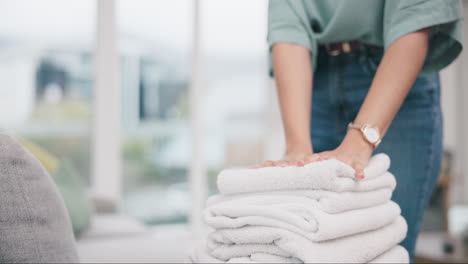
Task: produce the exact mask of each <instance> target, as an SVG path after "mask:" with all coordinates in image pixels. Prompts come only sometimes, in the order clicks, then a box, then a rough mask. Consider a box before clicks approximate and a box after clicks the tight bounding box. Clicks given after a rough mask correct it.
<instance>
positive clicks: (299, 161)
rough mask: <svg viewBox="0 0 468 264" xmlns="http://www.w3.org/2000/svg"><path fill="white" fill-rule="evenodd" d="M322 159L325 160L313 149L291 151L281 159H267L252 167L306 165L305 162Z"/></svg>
mask: <svg viewBox="0 0 468 264" xmlns="http://www.w3.org/2000/svg"><path fill="white" fill-rule="evenodd" d="M321 160H323V158H321V157H320V156H319V155H318V154H314V153H312V151H289V152H287V153H286V155H285V156H284V158H283V159H281V160H277V161H273V160H267V161H265V162H263V163H262V164H260V165H256V166H253V167H252V168H253V169H258V168H264V167H287V166H304V165H305V164H308V163H311V162H315V161H321Z"/></svg>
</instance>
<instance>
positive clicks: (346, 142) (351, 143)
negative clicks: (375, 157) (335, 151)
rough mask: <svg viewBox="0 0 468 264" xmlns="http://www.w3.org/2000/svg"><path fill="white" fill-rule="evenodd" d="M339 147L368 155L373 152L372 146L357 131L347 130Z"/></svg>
mask: <svg viewBox="0 0 468 264" xmlns="http://www.w3.org/2000/svg"><path fill="white" fill-rule="evenodd" d="M341 145H343V146H346V147H351V148H352V149H355V150H359V151H362V152H364V153H368V154H369V155H370V154H372V152H374V146H373V145H372V144H371V143H369V142H368V141H367V140H366V139H365V138H364V136H363V135H362V133H361V132H360V131H359V130H355V129H349V130H348V132H347V133H346V136H345V138H344V139H343V142H342V143H341Z"/></svg>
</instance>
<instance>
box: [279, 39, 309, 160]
mask: <svg viewBox="0 0 468 264" xmlns="http://www.w3.org/2000/svg"><path fill="white" fill-rule="evenodd" d="M272 53H273V66H274V70H275V80H276V86H277V90H278V97H279V103H280V108H281V117H282V120H283V126H284V131H285V137H286V148H287V149H286V152H287V153H291V152H302V153H308V152H310V153H311V152H312V144H311V140H310V118H311V117H310V112H311V111H310V109H311V97H312V66H311V62H310V51H309V50H308V49H307V48H305V47H302V46H300V45H295V44H290V43H278V44H275V45H274V46H273V50H272Z"/></svg>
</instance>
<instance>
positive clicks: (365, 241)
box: [207, 216, 407, 263]
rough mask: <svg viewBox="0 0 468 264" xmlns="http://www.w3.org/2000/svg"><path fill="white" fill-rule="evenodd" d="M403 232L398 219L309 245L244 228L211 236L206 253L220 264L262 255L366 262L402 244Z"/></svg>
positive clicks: (277, 232) (280, 233)
mask: <svg viewBox="0 0 468 264" xmlns="http://www.w3.org/2000/svg"><path fill="white" fill-rule="evenodd" d="M406 231H407V225H406V222H405V220H404V219H403V218H402V217H401V216H400V217H398V218H397V219H396V220H395V221H394V222H393V223H391V224H390V225H388V226H385V227H383V228H380V229H378V230H374V231H369V232H365V233H361V234H356V235H353V236H347V237H343V238H339V239H333V240H329V241H326V242H312V241H310V240H308V239H306V238H304V237H303V236H300V235H297V234H295V233H293V232H290V231H286V230H284V229H280V228H271V227H243V228H237V229H223V230H217V231H215V232H213V233H211V234H210V235H209V236H208V241H207V250H208V253H209V255H211V256H212V257H213V258H215V259H219V260H222V261H228V260H230V259H233V258H245V257H248V256H251V255H252V254H257V253H263V254H270V255H275V256H280V257H288V258H296V259H299V260H301V261H302V262H306V263H317V262H318V263H330V262H331V263H342V262H346V263H367V262H369V261H371V260H373V259H375V258H377V257H378V256H379V255H382V254H383V253H384V252H386V251H387V250H389V249H391V248H392V247H394V246H396V245H397V244H398V243H399V242H401V241H402V240H403V239H404V237H405V235H406Z"/></svg>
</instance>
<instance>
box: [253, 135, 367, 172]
mask: <svg viewBox="0 0 468 264" xmlns="http://www.w3.org/2000/svg"><path fill="white" fill-rule="evenodd" d="M373 150H374V147H373V146H372V145H371V144H369V143H368V142H367V141H365V139H364V138H363V137H362V135H361V134H360V132H359V131H357V130H349V131H348V134H346V137H345V138H344V139H343V142H341V144H340V146H338V147H337V148H336V149H334V150H331V151H324V152H320V153H313V152H312V151H311V150H310V151H309V150H306V151H304V150H302V151H300V150H298V151H288V152H287V154H286V155H285V157H284V158H283V159H281V160H278V161H273V160H267V161H265V162H264V163H262V164H260V165H256V166H253V167H252V168H254V169H258V168H264V167H286V166H304V165H305V164H309V163H312V162H317V161H322V160H327V159H337V160H339V161H341V162H344V163H346V164H348V165H349V166H351V167H352V168H353V169H354V170H355V171H356V177H357V178H359V179H364V168H365V167H366V166H367V163H368V162H369V158H370V157H371V155H372V152H373Z"/></svg>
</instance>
